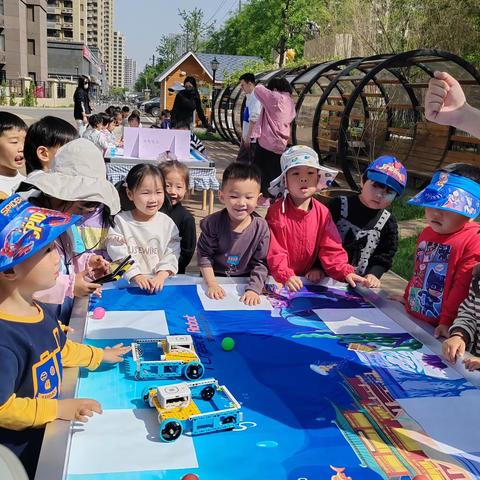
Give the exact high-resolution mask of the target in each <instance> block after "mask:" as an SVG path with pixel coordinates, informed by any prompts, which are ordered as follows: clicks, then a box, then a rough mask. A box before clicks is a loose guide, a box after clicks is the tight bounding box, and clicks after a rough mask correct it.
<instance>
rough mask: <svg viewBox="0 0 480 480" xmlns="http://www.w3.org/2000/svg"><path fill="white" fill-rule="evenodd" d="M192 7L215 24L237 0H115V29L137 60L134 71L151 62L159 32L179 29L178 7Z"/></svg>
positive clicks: (234, 6)
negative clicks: (200, 10)
mask: <svg viewBox="0 0 480 480" xmlns="http://www.w3.org/2000/svg"><path fill="white" fill-rule="evenodd" d="M195 7H198V8H201V9H202V10H203V12H204V14H205V16H204V17H205V19H206V20H209V19H211V21H214V22H215V27H216V28H218V27H219V26H220V25H222V23H223V22H224V21H225V20H226V19H227V18H228V14H229V12H231V11H232V10H234V9H236V8H238V0H203V1H201V0H115V30H117V31H119V32H122V33H123V34H124V36H125V45H126V48H125V50H126V56H127V57H129V58H133V59H134V60H136V61H137V73H140V72H141V71H142V70H143V68H144V66H145V64H146V63H147V62H148V63H151V61H152V55H153V54H155V49H156V46H157V45H158V44H159V42H160V37H161V36H162V35H165V34H168V33H178V32H180V18H179V16H178V10H179V9H181V10H187V11H189V10H193V9H194V8H195Z"/></svg>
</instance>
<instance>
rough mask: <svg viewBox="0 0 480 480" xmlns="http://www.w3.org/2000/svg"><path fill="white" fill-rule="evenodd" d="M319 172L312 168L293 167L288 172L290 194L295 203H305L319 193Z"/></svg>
mask: <svg viewBox="0 0 480 480" xmlns="http://www.w3.org/2000/svg"><path fill="white" fill-rule="evenodd" d="M317 184H318V170H317V169H316V168H312V167H306V166H299V167H293V168H291V169H290V170H288V172H287V188H288V193H289V194H290V196H291V197H292V198H293V200H294V201H298V202H301V201H304V200H307V199H308V198H310V197H313V194H314V193H315V192H316V191H317Z"/></svg>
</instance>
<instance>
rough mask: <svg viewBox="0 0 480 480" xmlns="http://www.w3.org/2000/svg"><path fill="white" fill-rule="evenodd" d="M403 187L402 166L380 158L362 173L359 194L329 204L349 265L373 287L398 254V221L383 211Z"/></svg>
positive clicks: (391, 158)
mask: <svg viewBox="0 0 480 480" xmlns="http://www.w3.org/2000/svg"><path fill="white" fill-rule="evenodd" d="M406 184H407V170H406V169H405V167H404V166H403V165H402V163H400V162H399V161H398V160H397V159H396V158H395V157H393V156H391V155H383V156H381V157H378V158H377V159H376V160H374V161H373V162H372V163H371V164H370V165H369V166H368V167H367V169H366V170H365V172H364V173H363V175H362V179H361V188H362V189H361V192H360V193H359V194H353V195H350V196H340V197H337V198H334V199H333V200H332V201H331V202H330V204H329V209H330V213H331V214H332V218H333V221H334V222H335V224H336V225H337V228H338V231H339V233H340V236H341V237H342V244H343V248H344V249H345V250H346V251H347V253H348V260H349V262H350V264H351V265H353V266H354V267H355V268H356V273H358V274H359V275H364V276H365V278H366V279H368V281H369V282H370V285H371V287H372V288H378V287H380V278H381V277H382V275H383V274H384V273H385V272H386V271H388V270H390V268H391V267H392V263H393V257H394V256H395V253H396V252H397V248H398V226H397V221H396V220H395V218H394V216H393V215H392V214H391V213H390V212H389V211H388V210H386V208H387V207H388V206H389V205H390V204H391V203H392V201H393V200H394V199H395V198H396V197H399V196H400V195H402V193H403V191H404V190H405V186H406Z"/></svg>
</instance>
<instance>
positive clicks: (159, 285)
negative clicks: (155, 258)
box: [148, 270, 170, 293]
mask: <svg viewBox="0 0 480 480" xmlns="http://www.w3.org/2000/svg"><path fill="white" fill-rule="evenodd" d="M169 276H170V273H169V272H167V271H164V270H162V271H161V272H158V273H157V274H156V275H155V276H154V277H153V278H149V279H148V280H149V282H150V293H157V292H158V291H160V290H162V289H163V284H164V283H165V280H166V279H167V278H168V277H169Z"/></svg>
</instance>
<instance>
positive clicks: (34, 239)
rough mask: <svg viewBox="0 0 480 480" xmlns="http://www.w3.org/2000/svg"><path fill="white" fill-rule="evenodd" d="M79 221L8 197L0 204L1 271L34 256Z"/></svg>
mask: <svg viewBox="0 0 480 480" xmlns="http://www.w3.org/2000/svg"><path fill="white" fill-rule="evenodd" d="M80 219H81V217H80V216H79V215H70V214H68V213H62V212H57V211H55V210H48V209H46V208H40V207H35V206H34V205H32V204H31V203H29V202H27V201H26V200H24V199H23V198H22V197H21V196H20V195H17V194H15V195H12V196H11V197H9V198H7V199H6V200H5V201H4V202H2V203H1V204H0V272H3V271H5V270H7V269H9V268H12V267H14V266H15V265H17V264H18V263H20V262H23V261H24V260H26V259H27V258H29V257H31V256H32V255H35V253H37V252H39V251H40V250H42V249H43V248H45V247H46V246H47V245H49V244H50V243H52V242H53V241H54V240H55V239H56V238H58V237H59V236H60V235H61V234H62V233H64V232H65V231H66V230H68V229H69V228H70V227H71V226H72V225H74V224H75V223H76V222H78V221H79V220H80Z"/></svg>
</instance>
